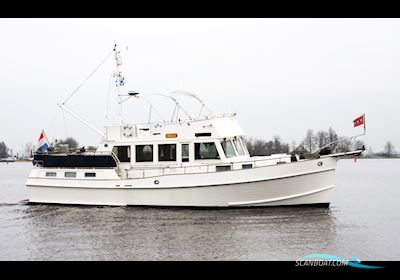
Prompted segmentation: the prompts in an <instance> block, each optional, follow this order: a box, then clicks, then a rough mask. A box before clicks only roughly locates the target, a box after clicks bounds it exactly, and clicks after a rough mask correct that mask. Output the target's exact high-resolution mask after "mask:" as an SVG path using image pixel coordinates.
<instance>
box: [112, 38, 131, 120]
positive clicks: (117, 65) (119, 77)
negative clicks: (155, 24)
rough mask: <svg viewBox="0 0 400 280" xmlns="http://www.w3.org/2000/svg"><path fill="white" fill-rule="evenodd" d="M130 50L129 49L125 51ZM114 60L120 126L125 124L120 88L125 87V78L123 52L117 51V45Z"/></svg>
mask: <svg viewBox="0 0 400 280" xmlns="http://www.w3.org/2000/svg"><path fill="white" fill-rule="evenodd" d="M124 50H128V48H126V49H124ZM113 52H114V59H115V70H114V73H113V77H114V78H115V86H116V88H117V96H118V118H119V124H120V125H122V124H123V116H122V103H123V102H122V95H121V93H120V87H122V86H124V85H125V77H124V76H123V75H122V70H121V69H120V66H121V65H122V57H121V54H120V53H121V50H117V44H115V45H114V50H113Z"/></svg>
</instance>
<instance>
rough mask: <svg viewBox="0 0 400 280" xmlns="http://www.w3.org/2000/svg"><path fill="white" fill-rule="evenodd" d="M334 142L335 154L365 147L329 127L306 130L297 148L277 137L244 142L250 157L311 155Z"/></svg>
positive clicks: (252, 139) (249, 139)
mask: <svg viewBox="0 0 400 280" xmlns="http://www.w3.org/2000/svg"><path fill="white" fill-rule="evenodd" d="M339 139H340V140H339ZM338 140H339V141H338ZM335 141H337V143H336V144H337V145H334V146H333V147H334V148H335V152H347V151H350V150H353V149H356V150H360V149H363V148H364V147H365V144H364V142H363V141H362V140H356V141H354V142H352V141H351V139H350V138H345V137H343V138H339V136H338V134H337V133H336V131H335V130H334V129H333V128H332V127H329V128H328V130H323V129H321V130H319V131H317V132H316V133H314V131H313V130H312V129H308V130H307V132H306V135H305V137H304V138H303V141H302V142H301V143H300V145H298V146H297V145H296V141H292V142H291V144H290V145H289V144H288V143H286V142H283V141H282V139H281V138H280V136H278V135H276V136H274V137H273V138H272V140H270V141H265V140H262V139H256V138H251V137H250V138H248V139H246V141H245V142H246V146H247V149H248V151H249V153H250V155H251V156H269V155H271V154H279V153H289V151H290V152H293V151H294V152H295V153H311V152H314V151H316V150H318V149H320V148H323V147H325V146H326V145H328V144H329V143H332V142H335ZM392 146H393V145H391V146H388V147H389V148H388V149H386V150H391V151H393V150H394V148H391V147H392Z"/></svg>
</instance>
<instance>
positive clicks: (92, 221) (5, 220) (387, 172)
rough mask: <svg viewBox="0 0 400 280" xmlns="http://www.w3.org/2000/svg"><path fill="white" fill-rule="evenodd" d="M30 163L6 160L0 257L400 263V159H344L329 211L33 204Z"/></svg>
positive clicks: (1, 168) (0, 180) (1, 180)
mask: <svg viewBox="0 0 400 280" xmlns="http://www.w3.org/2000/svg"><path fill="white" fill-rule="evenodd" d="M31 168H32V164H31V163H10V164H5V163H0V260H296V259H298V258H301V257H302V256H304V255H307V254H312V253H326V254H332V255H337V256H339V257H343V258H350V257H351V256H356V257H358V258H360V259H361V260H363V261H364V260H370V261H373V260H400V203H399V199H400V184H399V179H398V178H399V177H398V176H397V175H398V173H397V172H398V171H399V170H400V160H398V159H389V160H384V159H364V160H360V159H359V160H357V162H356V163H354V161H353V160H340V161H339V163H338V168H337V173H336V188H335V197H334V199H333V201H332V203H331V207H330V208H329V209H318V208H315V209H313V208H256V209H227V210H196V209H179V208H178V209H177V208H174V209H169V208H165V209H162V208H147V207H128V208H124V207H89V206H87V207H82V206H49V205H26V204H24V203H23V202H21V201H22V200H24V199H26V198H27V195H26V189H25V185H24V184H25V180H26V177H27V175H28V173H29V170H30V169H31Z"/></svg>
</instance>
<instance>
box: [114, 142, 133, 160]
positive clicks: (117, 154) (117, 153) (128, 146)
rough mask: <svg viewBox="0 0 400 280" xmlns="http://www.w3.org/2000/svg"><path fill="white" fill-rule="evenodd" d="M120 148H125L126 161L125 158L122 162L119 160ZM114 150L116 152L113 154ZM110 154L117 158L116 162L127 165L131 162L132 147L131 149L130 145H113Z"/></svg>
mask: <svg viewBox="0 0 400 280" xmlns="http://www.w3.org/2000/svg"><path fill="white" fill-rule="evenodd" d="M120 147H127V151H126V152H127V159H128V160H125V159H126V158H123V159H124V161H122V160H121V159H120V157H119V155H120V154H119V148H120ZM114 149H117V152H115V151H114ZM112 152H113V153H114V154H115V155H116V156H117V158H118V160H119V161H120V162H121V163H129V162H131V161H132V147H131V145H114V146H113V147H112Z"/></svg>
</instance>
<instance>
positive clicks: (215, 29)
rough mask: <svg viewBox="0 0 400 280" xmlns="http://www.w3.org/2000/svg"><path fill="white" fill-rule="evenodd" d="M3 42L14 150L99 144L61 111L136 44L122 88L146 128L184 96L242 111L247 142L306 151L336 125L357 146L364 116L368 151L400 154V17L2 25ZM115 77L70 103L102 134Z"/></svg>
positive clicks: (1, 121)
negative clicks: (300, 146)
mask: <svg viewBox="0 0 400 280" xmlns="http://www.w3.org/2000/svg"><path fill="white" fill-rule="evenodd" d="M0 38H1V44H0V73H1V75H2V77H1V79H0V80H1V82H0V97H1V103H0V104H1V108H0V128H1V129H0V141H4V142H5V143H6V144H7V145H8V146H9V147H10V148H12V149H13V150H14V151H18V150H21V149H22V146H23V145H24V144H25V143H27V142H29V141H30V142H32V143H36V142H37V138H38V136H39V134H40V131H41V129H42V128H43V129H44V130H45V132H46V134H47V136H48V137H49V138H50V140H51V139H53V138H64V137H66V136H73V137H75V138H76V139H77V140H78V142H79V143H80V144H81V145H96V144H97V143H98V142H99V140H100V139H99V136H98V135H97V134H96V133H94V132H93V131H92V130H89V129H88V128H87V127H85V126H84V125H82V124H81V123H79V122H78V121H77V120H75V119H74V118H73V117H72V116H71V115H69V114H67V113H63V111H62V110H61V109H60V108H59V107H58V106H57V103H58V102H62V101H64V100H65V99H66V98H67V97H68V96H69V95H70V94H71V93H72V92H73V91H74V89H75V88H76V87H78V86H79V84H80V83H81V82H82V81H83V80H84V79H85V78H86V77H87V76H88V75H89V74H90V72H91V71H92V70H93V69H94V68H95V67H96V66H97V65H98V64H99V63H100V62H101V61H102V59H103V58H104V57H106V56H107V54H108V53H109V52H110V51H111V50H112V48H113V46H114V43H117V44H118V45H120V46H121V47H125V46H128V51H126V52H123V53H122V55H123V67H122V69H123V70H124V74H125V77H126V84H125V89H126V90H136V91H138V92H140V93H141V95H142V97H141V98H139V99H132V100H129V101H127V102H125V103H124V108H123V110H124V112H125V121H126V122H146V121H147V120H148V112H149V105H148V103H147V101H149V102H151V103H153V105H154V106H155V107H154V108H157V110H158V112H159V113H160V115H161V116H163V118H164V119H170V117H171V115H172V110H173V108H174V105H173V103H172V102H171V101H170V100H168V99H166V98H162V97H157V96H154V95H153V96H152V94H169V93H171V92H172V91H174V90H186V91H191V92H193V93H195V94H197V95H199V96H200V97H201V98H202V99H203V100H204V101H205V103H206V104H207V105H208V107H209V108H210V109H211V110H212V111H213V113H223V112H236V113H237V119H238V121H239V122H240V123H241V125H242V127H243V129H244V130H245V131H246V133H247V134H248V135H249V136H253V137H258V138H264V139H270V138H271V137H273V136H274V135H280V136H281V137H282V139H283V140H284V141H286V142H289V143H290V142H292V141H293V140H295V141H297V142H300V141H301V140H302V139H303V137H304V135H305V132H306V131H307V129H309V128H311V129H313V130H315V131H316V130H319V129H327V128H328V127H329V126H332V127H333V128H334V129H335V130H336V131H337V132H338V134H339V135H347V136H351V135H354V134H355V133H357V132H359V131H356V130H355V129H354V128H353V127H352V121H353V119H355V118H356V117H358V116H359V115H361V114H363V113H365V114H366V120H367V135H366V136H364V137H362V138H361V140H363V141H364V142H365V143H366V145H367V147H368V146H371V147H372V149H373V151H380V150H383V146H384V144H385V142H386V141H387V140H390V141H392V143H393V144H394V145H395V148H397V150H400V130H399V129H398V124H397V121H400V110H399V108H400V94H399V93H400V79H399V76H400V20H399V19H0ZM112 70H113V61H112V57H110V59H108V60H107V61H106V62H105V63H104V64H103V65H102V66H101V67H100V68H99V70H98V71H97V72H96V73H95V74H94V75H93V76H92V78H91V79H90V80H89V81H88V82H87V83H86V84H84V86H83V87H82V88H81V89H80V90H79V91H78V92H77V93H76V94H75V95H74V96H73V97H72V98H71V99H70V100H69V101H68V103H67V105H68V106H69V107H70V108H71V109H72V110H74V111H75V112H77V113H78V114H79V115H80V116H81V117H83V118H84V119H86V120H87V121H89V122H90V123H92V124H93V125H95V126H96V127H98V128H100V129H101V128H102V127H103V126H104V125H106V124H107V123H113V122H115V121H116V110H115V108H116V106H115V100H116V99H115V92H114V91H111V92H110V93H109V82H110V73H111V72H112ZM146 100H147V101H146ZM181 102H182V104H183V105H184V106H187V108H188V109H187V110H188V111H192V110H193V111H194V112H195V113H194V115H195V114H196V113H197V111H196V110H198V109H199V108H198V107H195V105H194V103H193V104H192V103H190V102H191V101H189V100H188V99H187V98H186V99H185V98H183V99H182V101H181ZM107 104H109V105H107ZM107 114H108V116H109V117H108V118H106V115H107ZM153 116H154V117H156V115H155V114H153ZM154 120H158V119H156V118H155V119H154Z"/></svg>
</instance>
